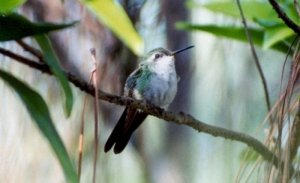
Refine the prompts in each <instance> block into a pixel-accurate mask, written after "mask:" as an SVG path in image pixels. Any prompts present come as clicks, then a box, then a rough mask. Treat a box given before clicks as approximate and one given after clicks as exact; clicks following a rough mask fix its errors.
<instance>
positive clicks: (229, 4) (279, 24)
mask: <svg viewBox="0 0 300 183" xmlns="http://www.w3.org/2000/svg"><path fill="white" fill-rule="evenodd" d="M241 4H242V9H243V12H244V14H245V18H246V20H247V21H248V22H250V24H249V25H250V28H249V30H250V32H251V33H252V32H253V31H255V32H256V33H254V35H253V36H252V37H253V39H254V43H255V44H256V45H258V46H261V47H262V48H264V49H269V48H270V49H275V50H278V51H282V52H284V53H286V52H287V50H288V47H289V46H290V45H291V43H292V41H293V39H292V37H294V36H296V34H295V33H294V32H293V31H292V30H291V29H290V28H288V27H287V26H286V25H285V24H284V23H283V21H282V20H281V19H280V18H278V15H277V14H276V12H275V11H274V10H273V9H272V6H271V5H270V4H269V3H268V2H267V1H259V0H251V1H250V0H246V1H241ZM280 5H281V7H282V9H283V11H284V12H286V14H287V15H288V16H289V18H291V19H292V20H293V21H294V22H296V23H297V24H299V23H300V19H299V18H298V15H297V12H296V9H295V6H294V4H293V1H292V0H285V1H281V4H280ZM188 7H190V8H199V7H200V8H204V9H208V10H210V11H212V12H213V13H216V14H222V15H225V16H229V17H232V18H233V19H236V20H241V15H240V13H239V10H238V7H237V4H236V2H235V1H221V0H219V1H213V2H208V3H203V4H198V3H195V2H193V1H189V3H188ZM177 26H178V28H181V29H186V30H199V31H205V32H208V33H212V34H214V35H216V36H222V37H225V38H230V39H235V40H239V41H243V42H247V39H245V31H240V30H242V29H243V28H244V27H243V25H241V24H240V25H232V26H223V25H216V24H214V23H212V24H210V25H193V24H190V23H180V24H178V25H177ZM230 29H232V31H233V32H234V33H235V34H237V35H234V36H233V34H231V33H230V34H228V32H229V31H230ZM237 30H239V31H237ZM256 36H257V37H256ZM257 39H261V41H258V40H257Z"/></svg>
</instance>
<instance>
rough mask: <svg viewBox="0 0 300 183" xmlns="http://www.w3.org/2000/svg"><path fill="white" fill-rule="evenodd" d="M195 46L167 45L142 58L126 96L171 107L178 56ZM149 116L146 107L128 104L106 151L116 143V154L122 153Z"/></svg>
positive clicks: (175, 90)
mask: <svg viewBox="0 0 300 183" xmlns="http://www.w3.org/2000/svg"><path fill="white" fill-rule="evenodd" d="M192 47H194V46H189V47H186V48H184V49H180V50H177V51H174V52H171V51H169V50H167V49H164V48H156V49H154V50H152V51H150V52H149V53H148V54H146V55H145V56H144V57H143V58H142V62H141V64H140V65H139V67H138V68H137V69H136V70H135V71H133V72H132V73H131V74H130V75H129V77H128V78H127V80H126V83H125V87H124V96H127V97H131V98H134V99H136V100H143V101H146V102H149V103H151V104H154V105H156V106H159V107H162V108H166V107H168V105H169V104H170V103H171V102H172V101H173V99H174V97H175V95H176V93H177V83H178V78H177V74H176V70H175V58H174V56H175V55H176V54H178V53H180V52H182V51H185V50H187V49H190V48H192ZM146 117H147V114H146V113H144V112H143V111H142V110H140V109H133V108H130V107H126V109H125V110H124V112H123V114H122V116H121V118H120V119H119V121H118V123H117V125H116V126H115V128H114V129H113V131H112V133H111V134H110V136H109V138H108V140H107V142H106V144H105V147H104V151H105V152H108V151H109V150H110V149H111V148H112V147H113V146H114V152H115V153H116V154H117V153H120V152H122V151H123V150H124V148H125V147H126V145H127V144H128V141H129V139H130V137H131V135H132V133H133V132H134V131H135V130H136V129H137V128H138V127H139V126H140V124H141V123H142V122H143V121H144V119H145V118H146Z"/></svg>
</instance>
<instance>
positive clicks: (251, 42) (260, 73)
mask: <svg viewBox="0 0 300 183" xmlns="http://www.w3.org/2000/svg"><path fill="white" fill-rule="evenodd" d="M237 5H238V8H239V11H240V14H241V18H242V22H243V24H244V27H245V33H246V35H247V38H248V41H249V44H250V48H251V52H252V55H253V58H254V62H255V65H256V68H257V70H258V72H259V75H260V78H261V81H262V84H263V88H264V93H265V97H266V103H267V108H268V113H270V112H271V102H270V96H269V90H268V85H267V81H266V78H265V75H264V73H263V70H262V68H261V65H260V63H259V60H258V56H257V54H256V51H255V47H254V44H253V40H252V35H251V33H250V31H249V30H248V25H247V22H246V18H245V16H244V12H243V9H242V6H241V3H240V1H239V0H237ZM270 121H271V122H272V115H270Z"/></svg>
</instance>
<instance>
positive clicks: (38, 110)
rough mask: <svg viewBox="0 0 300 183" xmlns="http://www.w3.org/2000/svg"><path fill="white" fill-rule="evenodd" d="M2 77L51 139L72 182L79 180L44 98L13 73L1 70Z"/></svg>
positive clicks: (45, 134) (47, 137) (44, 133)
mask: <svg viewBox="0 0 300 183" xmlns="http://www.w3.org/2000/svg"><path fill="white" fill-rule="evenodd" d="M0 77H1V78H2V79H3V81H4V82H5V83H7V84H8V85H9V86H10V87H12V88H13V89H14V90H15V92H17V94H18V95H19V97H20V98H21V100H22V102H23V103H24V105H25V106H26V109H27V111H28V113H29V114H30V116H31V118H32V119H33V122H35V124H36V125H37V126H38V128H39V129H40V131H41V133H42V134H43V135H44V136H45V137H46V139H47V140H48V141H49V143H50V145H51V147H52V149H53V151H54V152H55V154H56V156H57V158H58V160H59V162H60V164H61V166H62V168H63V171H64V173H65V176H66V178H67V181H68V182H70V183H76V182H78V179H77V174H76V172H75V169H74V167H73V165H72V163H71V160H70V157H69V155H68V153H67V150H66V148H65V146H64V144H63V142H62V140H61V138H60V136H59V134H58V132H57V131H56V129H55V126H54V124H53V122H52V119H51V117H50V113H49V110H48V107H47V104H46V102H45V101H44V99H43V98H42V97H41V96H40V95H39V94H38V93H37V92H36V91H34V90H33V89H31V88H30V87H29V86H27V85H26V84H25V83H23V82H22V81H20V80H18V79H17V78H15V77H14V76H12V75H11V74H9V73H7V72H5V71H3V70H0Z"/></svg>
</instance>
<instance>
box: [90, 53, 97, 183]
mask: <svg viewBox="0 0 300 183" xmlns="http://www.w3.org/2000/svg"><path fill="white" fill-rule="evenodd" d="M91 56H92V62H93V65H94V66H93V70H92V81H93V86H94V88H95V90H94V93H95V98H94V120H95V121H94V125H95V127H94V128H95V129H94V130H95V132H94V135H95V136H94V138H95V144H94V167H93V183H96V170H97V158H98V141H99V139H98V92H97V88H98V82H97V77H98V75H97V61H96V51H95V49H94V48H93V49H91Z"/></svg>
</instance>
